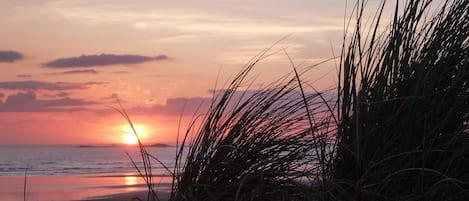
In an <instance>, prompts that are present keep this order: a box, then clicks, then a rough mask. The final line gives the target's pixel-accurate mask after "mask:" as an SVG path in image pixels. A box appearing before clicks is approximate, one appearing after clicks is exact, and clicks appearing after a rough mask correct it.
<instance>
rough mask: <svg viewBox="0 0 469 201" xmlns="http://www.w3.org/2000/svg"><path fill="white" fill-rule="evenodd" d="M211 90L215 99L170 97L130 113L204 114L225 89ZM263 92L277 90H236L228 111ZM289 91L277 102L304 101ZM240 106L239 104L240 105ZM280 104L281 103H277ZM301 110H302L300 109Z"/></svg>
mask: <svg viewBox="0 0 469 201" xmlns="http://www.w3.org/2000/svg"><path fill="white" fill-rule="evenodd" d="M209 92H211V93H215V100H213V99H212V97H193V98H182V97H179V98H170V99H168V100H167V101H166V103H165V104H157V105H153V106H152V107H135V108H131V109H129V110H128V111H129V113H131V114H147V115H168V116H169V115H171V116H180V115H181V112H183V114H182V115H189V116H192V115H204V114H206V112H207V111H208V110H209V109H210V105H211V104H212V103H213V102H218V101H219V100H220V98H221V96H220V95H221V94H223V93H224V90H216V91H213V90H210V91H209ZM261 93H268V94H270V95H273V94H274V93H275V92H274V91H265V90H247V91H235V92H234V93H233V95H232V97H231V98H232V99H231V101H230V103H229V104H228V105H227V111H228V110H230V109H233V108H234V107H236V105H237V103H238V102H239V101H241V102H244V101H248V99H249V98H250V97H252V96H256V94H258V95H259V94H261ZM285 93H287V94H286V95H285V96H284V97H283V98H282V99H281V100H279V101H278V102H277V104H280V105H281V104H286V103H287V102H289V101H292V102H291V103H293V102H296V101H299V103H302V101H303V97H302V95H301V93H299V92H296V91H288V92H285ZM305 95H306V96H307V97H310V98H311V100H310V101H311V104H314V105H316V106H318V105H321V104H322V103H323V100H322V99H321V98H320V97H319V96H318V94H316V93H312V92H310V93H306V94H305ZM321 96H323V98H325V100H327V101H333V100H336V99H334V97H335V95H334V93H329V92H325V93H322V94H321ZM146 101H147V102H149V101H150V102H151V101H152V100H151V99H147V100H146ZM238 106H239V105H238ZM275 106H279V105H275ZM310 109H314V110H315V112H318V111H325V110H327V108H326V107H315V108H310ZM298 112H301V111H298Z"/></svg>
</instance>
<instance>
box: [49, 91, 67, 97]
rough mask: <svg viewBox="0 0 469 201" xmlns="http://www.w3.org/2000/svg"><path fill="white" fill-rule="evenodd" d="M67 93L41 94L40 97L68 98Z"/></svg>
mask: <svg viewBox="0 0 469 201" xmlns="http://www.w3.org/2000/svg"><path fill="white" fill-rule="evenodd" d="M68 95H69V94H68V93H66V92H59V93H56V94H42V97H44V98H57V97H62V98H63V97H68Z"/></svg>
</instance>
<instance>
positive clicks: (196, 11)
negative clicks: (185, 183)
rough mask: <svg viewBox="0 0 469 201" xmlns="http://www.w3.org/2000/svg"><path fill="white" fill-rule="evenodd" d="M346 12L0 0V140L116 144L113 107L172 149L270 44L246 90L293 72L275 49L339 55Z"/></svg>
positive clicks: (320, 71) (316, 76)
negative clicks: (217, 95)
mask: <svg viewBox="0 0 469 201" xmlns="http://www.w3.org/2000/svg"><path fill="white" fill-rule="evenodd" d="M371 4H372V3H371ZM348 6H351V5H350V3H349V5H348ZM345 8H346V3H345V1H342V0H332V1H311V0H292V1H267V0H260V1H248V0H224V1H215V0H211V1H207V0H201V1H156V0H148V1H147V0H139V1H130V0H112V1H111V0H109V1H108V0H54V1H53V0H22V1H0V27H1V28H0V72H1V73H0V145H23V144H24V145H32V144H114V143H122V142H123V139H124V138H125V136H126V135H127V134H128V133H129V132H130V130H129V128H128V124H127V122H126V120H125V119H124V118H123V117H122V116H120V115H119V113H118V112H116V111H115V110H113V109H112V108H113V107H119V104H118V103H117V100H119V101H120V102H121V104H122V106H123V108H125V109H126V111H127V112H128V114H129V115H130V117H131V119H132V121H133V123H134V124H135V125H136V127H137V130H138V132H139V135H140V137H141V139H142V141H143V142H144V143H174V142H175V140H176V136H177V132H178V128H179V129H180V130H184V129H185V128H186V125H187V121H188V120H189V119H190V117H191V116H193V114H194V111H195V108H197V106H199V105H201V104H205V103H207V102H209V101H210V100H211V97H212V92H213V91H214V90H215V91H216V90H220V89H221V88H223V83H226V82H227V81H229V80H230V79H231V78H232V77H233V75H234V74H235V73H237V72H238V71H239V70H240V69H241V68H242V67H243V66H244V65H245V64H246V63H247V62H249V60H250V59H252V58H253V57H255V56H256V55H257V54H258V53H260V52H261V51H263V50H264V49H266V48H268V47H270V46H271V45H273V44H274V43H275V42H276V41H279V40H280V42H279V43H278V44H276V45H275V46H274V47H273V49H272V50H270V52H269V53H272V55H271V56H269V57H267V58H266V59H264V60H263V61H262V62H261V63H260V64H259V65H257V66H256V68H255V69H254V70H253V72H252V76H253V77H255V81H254V84H253V86H263V85H265V84H266V83H269V82H271V81H273V80H276V79H278V78H279V77H281V76H283V75H285V74H287V73H290V72H291V71H292V67H291V65H290V63H289V60H288V58H287V56H286V55H285V53H284V52H283V51H281V50H282V49H285V50H286V52H287V53H288V55H289V56H290V57H291V58H292V60H293V61H294V62H295V63H301V64H303V65H304V66H307V65H313V64H315V63H318V62H321V61H323V60H326V59H330V58H333V57H334V56H337V55H339V54H340V48H341V45H342V37H343V34H344V11H345ZM349 9H350V8H349ZM335 70H336V64H335V63H334V62H333V61H332V62H328V63H325V64H323V65H320V66H319V67H316V68H315V69H314V70H312V71H310V73H308V74H307V75H305V76H306V78H305V79H307V80H316V81H315V82H314V84H315V85H316V86H315V87H317V88H319V89H326V88H330V87H333V86H334V84H335V82H334V77H335V75H336V71H335ZM183 108H184V109H183ZM202 108H204V107H202ZM183 110H184V112H183ZM180 119H182V123H179V120H180Z"/></svg>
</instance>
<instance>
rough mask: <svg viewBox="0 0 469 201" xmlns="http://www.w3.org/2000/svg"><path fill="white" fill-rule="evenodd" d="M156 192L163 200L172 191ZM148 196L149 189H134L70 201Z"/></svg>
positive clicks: (111, 200) (113, 200)
mask: <svg viewBox="0 0 469 201" xmlns="http://www.w3.org/2000/svg"><path fill="white" fill-rule="evenodd" d="M156 194H157V195H158V198H159V199H161V200H169V197H170V192H169V191H157V192H156ZM147 196H148V191H143V190H142V191H134V192H127V193H118V194H109V195H100V196H93V197H88V198H85V199H80V200H70V201H131V200H135V198H140V199H141V200H146V198H147Z"/></svg>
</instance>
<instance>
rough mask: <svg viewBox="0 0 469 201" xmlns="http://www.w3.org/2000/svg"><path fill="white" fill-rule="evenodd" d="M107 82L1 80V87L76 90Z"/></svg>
mask: <svg viewBox="0 0 469 201" xmlns="http://www.w3.org/2000/svg"><path fill="white" fill-rule="evenodd" d="M102 84H107V82H86V83H71V82H55V83H53V82H41V81H9V82H0V89H7V90H38V89H45V90H50V91H57V90H74V89H87V88H90V86H91V85H102Z"/></svg>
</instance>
